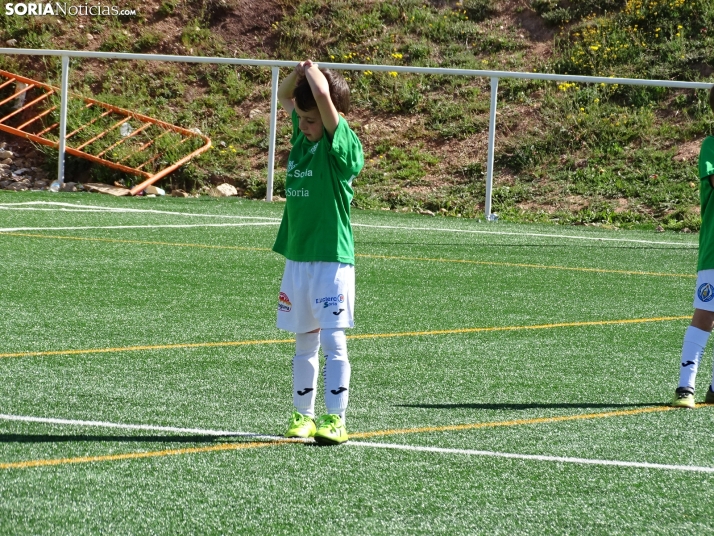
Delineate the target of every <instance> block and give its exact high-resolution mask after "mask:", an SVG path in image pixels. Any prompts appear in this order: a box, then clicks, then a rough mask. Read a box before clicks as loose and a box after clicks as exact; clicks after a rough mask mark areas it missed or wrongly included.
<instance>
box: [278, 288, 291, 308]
mask: <svg viewBox="0 0 714 536" xmlns="http://www.w3.org/2000/svg"><path fill="white" fill-rule="evenodd" d="M292 308H293V304H292V303H290V298H288V295H287V294H285V293H284V292H281V293H280V295H279V296H278V311H282V312H283V313H289V312H290V309H292Z"/></svg>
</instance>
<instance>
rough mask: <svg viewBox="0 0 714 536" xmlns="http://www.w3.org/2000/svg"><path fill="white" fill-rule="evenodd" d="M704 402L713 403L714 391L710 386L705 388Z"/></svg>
mask: <svg viewBox="0 0 714 536" xmlns="http://www.w3.org/2000/svg"><path fill="white" fill-rule="evenodd" d="M704 403H705V404H714V391H712V386H711V385H710V386H709V389H707V394H706V395H705V396H704Z"/></svg>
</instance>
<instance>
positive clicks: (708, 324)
mask: <svg viewBox="0 0 714 536" xmlns="http://www.w3.org/2000/svg"><path fill="white" fill-rule="evenodd" d="M691 325H692V326H694V327H695V328H697V329H701V330H702V331H707V332H711V331H712V327H714V312H712V311H706V310H704V309H695V310H694V315H692V324H691Z"/></svg>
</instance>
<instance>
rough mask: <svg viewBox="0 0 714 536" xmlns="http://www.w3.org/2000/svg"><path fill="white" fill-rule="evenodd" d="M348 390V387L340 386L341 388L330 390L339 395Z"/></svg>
mask: <svg viewBox="0 0 714 536" xmlns="http://www.w3.org/2000/svg"><path fill="white" fill-rule="evenodd" d="M346 390H347V387H340V388H339V389H331V390H330V392H331V393H332V394H333V395H339V394H340V393H344V392H345V391H346Z"/></svg>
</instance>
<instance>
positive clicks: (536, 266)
mask: <svg viewBox="0 0 714 536" xmlns="http://www.w3.org/2000/svg"><path fill="white" fill-rule="evenodd" d="M0 234H2V235H7V236H26V237H30V238H54V239H64V240H87V241H94V242H112V243H125V244H141V245H146V246H176V247H193V248H206V249H228V250H238V251H272V250H271V249H269V248H257V247H256V248H251V247H243V246H212V245H208V244H192V243H180V242H152V241H149V240H128V239H118V238H92V237H82V236H62V235H43V234H32V233H0ZM355 257H361V258H365V259H384V260H399V261H416V262H445V263H460V264H474V265H479V266H501V267H508V268H532V269H537V270H564V271H572V272H590V273H600V274H620V275H644V276H652V277H687V278H694V279H696V277H697V276H696V274H670V273H664V272H642V271H636V270H610V269H605V268H581V267H577V266H572V267H571V266H558V265H548V264H525V263H513V262H495V261H476V260H469V259H444V258H429V257H406V256H399V255H370V254H367V253H357V254H355Z"/></svg>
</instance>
